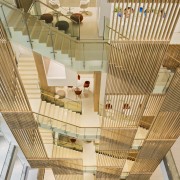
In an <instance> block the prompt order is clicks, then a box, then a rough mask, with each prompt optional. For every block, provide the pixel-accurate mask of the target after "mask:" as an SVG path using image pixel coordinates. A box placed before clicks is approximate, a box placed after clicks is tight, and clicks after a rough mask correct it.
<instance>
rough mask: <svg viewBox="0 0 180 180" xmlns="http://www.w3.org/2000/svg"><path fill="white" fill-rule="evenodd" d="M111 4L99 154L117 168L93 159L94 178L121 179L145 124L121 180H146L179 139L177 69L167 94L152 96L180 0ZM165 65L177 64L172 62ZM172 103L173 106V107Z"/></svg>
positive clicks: (123, 0)
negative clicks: (143, 132)
mask: <svg viewBox="0 0 180 180" xmlns="http://www.w3.org/2000/svg"><path fill="white" fill-rule="evenodd" d="M111 2H112V1H111ZM113 2H114V12H113V18H112V24H111V27H110V46H111V50H110V56H109V66H108V75H107V81H106V91H105V104H107V103H109V104H110V107H111V108H107V107H105V108H106V109H104V113H103V118H102V123H101V136H100V145H99V150H101V152H102V153H106V154H108V155H109V156H116V157H117V152H118V157H119V158H120V160H121V162H122V164H121V165H119V167H118V165H117V166H116V167H113V166H112V165H111V164H112V163H111V164H109V166H108V163H107V161H106V160H105V159H104V160H103V159H101V158H99V159H98V158H97V160H98V161H100V160H101V163H99V164H98V168H97V171H98V174H97V175H96V177H97V179H101V178H104V179H118V178H120V176H122V174H123V171H122V170H123V168H124V167H125V166H126V162H127V160H128V154H129V152H130V151H131V148H132V143H133V140H134V138H135V135H136V132H137V130H138V127H139V126H141V125H142V127H143V125H144V124H143V123H146V128H147V129H148V135H147V136H146V138H145V139H144V140H143V144H142V148H141V149H139V150H137V156H136V157H135V161H134V163H133V166H132V168H131V170H130V171H129V175H128V176H127V178H126V179H127V180H131V179H132V180H141V179H142V180H146V179H149V178H150V176H151V174H152V173H153V171H154V170H155V169H156V167H157V165H158V164H159V163H160V161H161V160H162V158H163V156H164V155H165V154H166V153H167V152H168V150H169V149H170V147H171V146H172V145H173V143H174V142H175V139H176V138H177V137H178V136H179V132H178V127H179V126H180V124H179V123H178V120H179V103H178V102H180V101H178V100H179V92H178V89H179V86H178V83H179V82H178V81H179V74H178V71H179V70H177V72H176V74H175V75H174V78H173V80H172V82H171V84H170V87H169V88H168V92H167V93H164V94H152V92H153V89H154V86H155V82H156V79H157V75H158V72H159V69H160V66H161V65H162V64H163V63H164V64H168V65H169V61H168V60H167V59H168V58H167V56H168V54H167V55H166V56H165V54H166V52H167V49H168V45H169V41H170V39H171V37H172V33H173V31H174V29H175V26H176V24H177V21H178V18H179V13H180V10H179V3H180V2H179V1H177V0H156V1H154V0H143V1H139V0H114V1H113ZM140 9H141V12H140ZM127 10H128V11H127ZM171 52H172V51H171ZM177 54H178V53H177ZM177 54H176V53H169V56H168V57H171V59H172V58H174V57H175V58H177V57H178V55H177ZM164 57H166V59H165V61H163V59H164ZM177 59H178V58H177ZM176 61H177V60H176ZM171 64H172V66H175V67H178V66H179V65H178V64H177V63H176V64H175V63H174V62H173V63H171ZM171 64H170V65H171ZM176 100H177V101H178V102H177V103H176V104H175V102H176ZM147 122H148V123H147ZM104 163H106V167H107V169H108V168H110V169H111V171H110V172H109V173H106V172H105V170H103V164H104ZM118 168H119V170H118ZM121 172H122V173H121ZM115 175H116V176H115Z"/></svg>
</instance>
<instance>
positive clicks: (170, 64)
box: [163, 45, 180, 71]
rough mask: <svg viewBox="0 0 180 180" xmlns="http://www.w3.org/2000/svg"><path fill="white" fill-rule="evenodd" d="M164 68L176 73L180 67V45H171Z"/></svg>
mask: <svg viewBox="0 0 180 180" xmlns="http://www.w3.org/2000/svg"><path fill="white" fill-rule="evenodd" d="M163 66H164V67H166V68H168V69H170V70H174V71H175V70H176V68H178V67H179V66H180V45H169V47H168V51H167V53H166V56H165V58H164V61H163Z"/></svg>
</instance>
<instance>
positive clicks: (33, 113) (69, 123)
mask: <svg viewBox="0 0 180 180" xmlns="http://www.w3.org/2000/svg"><path fill="white" fill-rule="evenodd" d="M32 113H33V114H37V115H40V116H43V117H46V118H49V119H52V120H55V121H59V122H62V123H64V124H68V125H70V126H75V127H77V128H84V129H88V128H99V129H100V127H96V126H94V127H90V126H88V127H84V126H77V125H74V124H70V123H68V122H64V121H61V120H59V119H55V118H51V117H49V116H46V115H44V114H40V113H37V112H33V111H32Z"/></svg>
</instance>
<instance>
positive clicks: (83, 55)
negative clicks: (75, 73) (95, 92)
mask: <svg viewBox="0 0 180 180" xmlns="http://www.w3.org/2000/svg"><path fill="white" fill-rule="evenodd" d="M83 68H84V69H85V53H84V43H83Z"/></svg>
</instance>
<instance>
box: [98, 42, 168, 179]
mask: <svg viewBox="0 0 180 180" xmlns="http://www.w3.org/2000/svg"><path fill="white" fill-rule="evenodd" d="M167 47H168V42H167V41H164V42H148V41H143V42H141V41H138V42H135V41H131V42H129V41H121V42H112V43H111V54H110V60H109V68H108V75H107V82H106V92H105V101H107V102H108V103H110V104H111V108H109V109H106V110H105V113H104V114H103V120H102V125H101V137H100V145H99V150H100V151H103V152H104V153H105V152H106V154H109V155H110V154H111V155H112V154H117V151H118V156H119V157H121V165H119V166H118V164H117V165H116V166H112V165H111V164H113V163H111V164H109V167H110V168H111V169H113V168H114V169H118V168H119V172H121V171H122V169H123V167H124V165H125V162H126V159H127V157H128V154H129V151H130V149H131V146H132V143H133V140H134V137H135V134H136V132H137V129H138V125H139V121H140V120H141V119H142V117H143V115H144V116H155V115H156V114H157V113H158V111H157V110H158V109H160V104H162V101H163V98H164V96H162V95H151V92H152V91H153V88H154V84H155V81H156V77H157V75H158V71H159V68H160V66H161V63H162V61H163V57H164V54H165V52H166V50H167ZM152 103H154V104H155V105H156V108H155V107H151V108H150V105H152ZM105 104H106V103H105ZM97 160H98V161H100V162H101V163H98V171H100V170H99V168H100V169H101V167H102V166H104V164H106V162H108V161H107V159H101V158H100V155H99V157H98V158H97ZM114 161H115V159H114ZM114 163H115V162H114ZM107 166H108V165H107ZM100 174H101V175H102V177H104V176H106V175H107V177H108V176H109V174H105V173H102V172H101V173H100ZM149 174H150V173H149ZM99 176H100V175H99ZM99 178H100V177H99Z"/></svg>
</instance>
